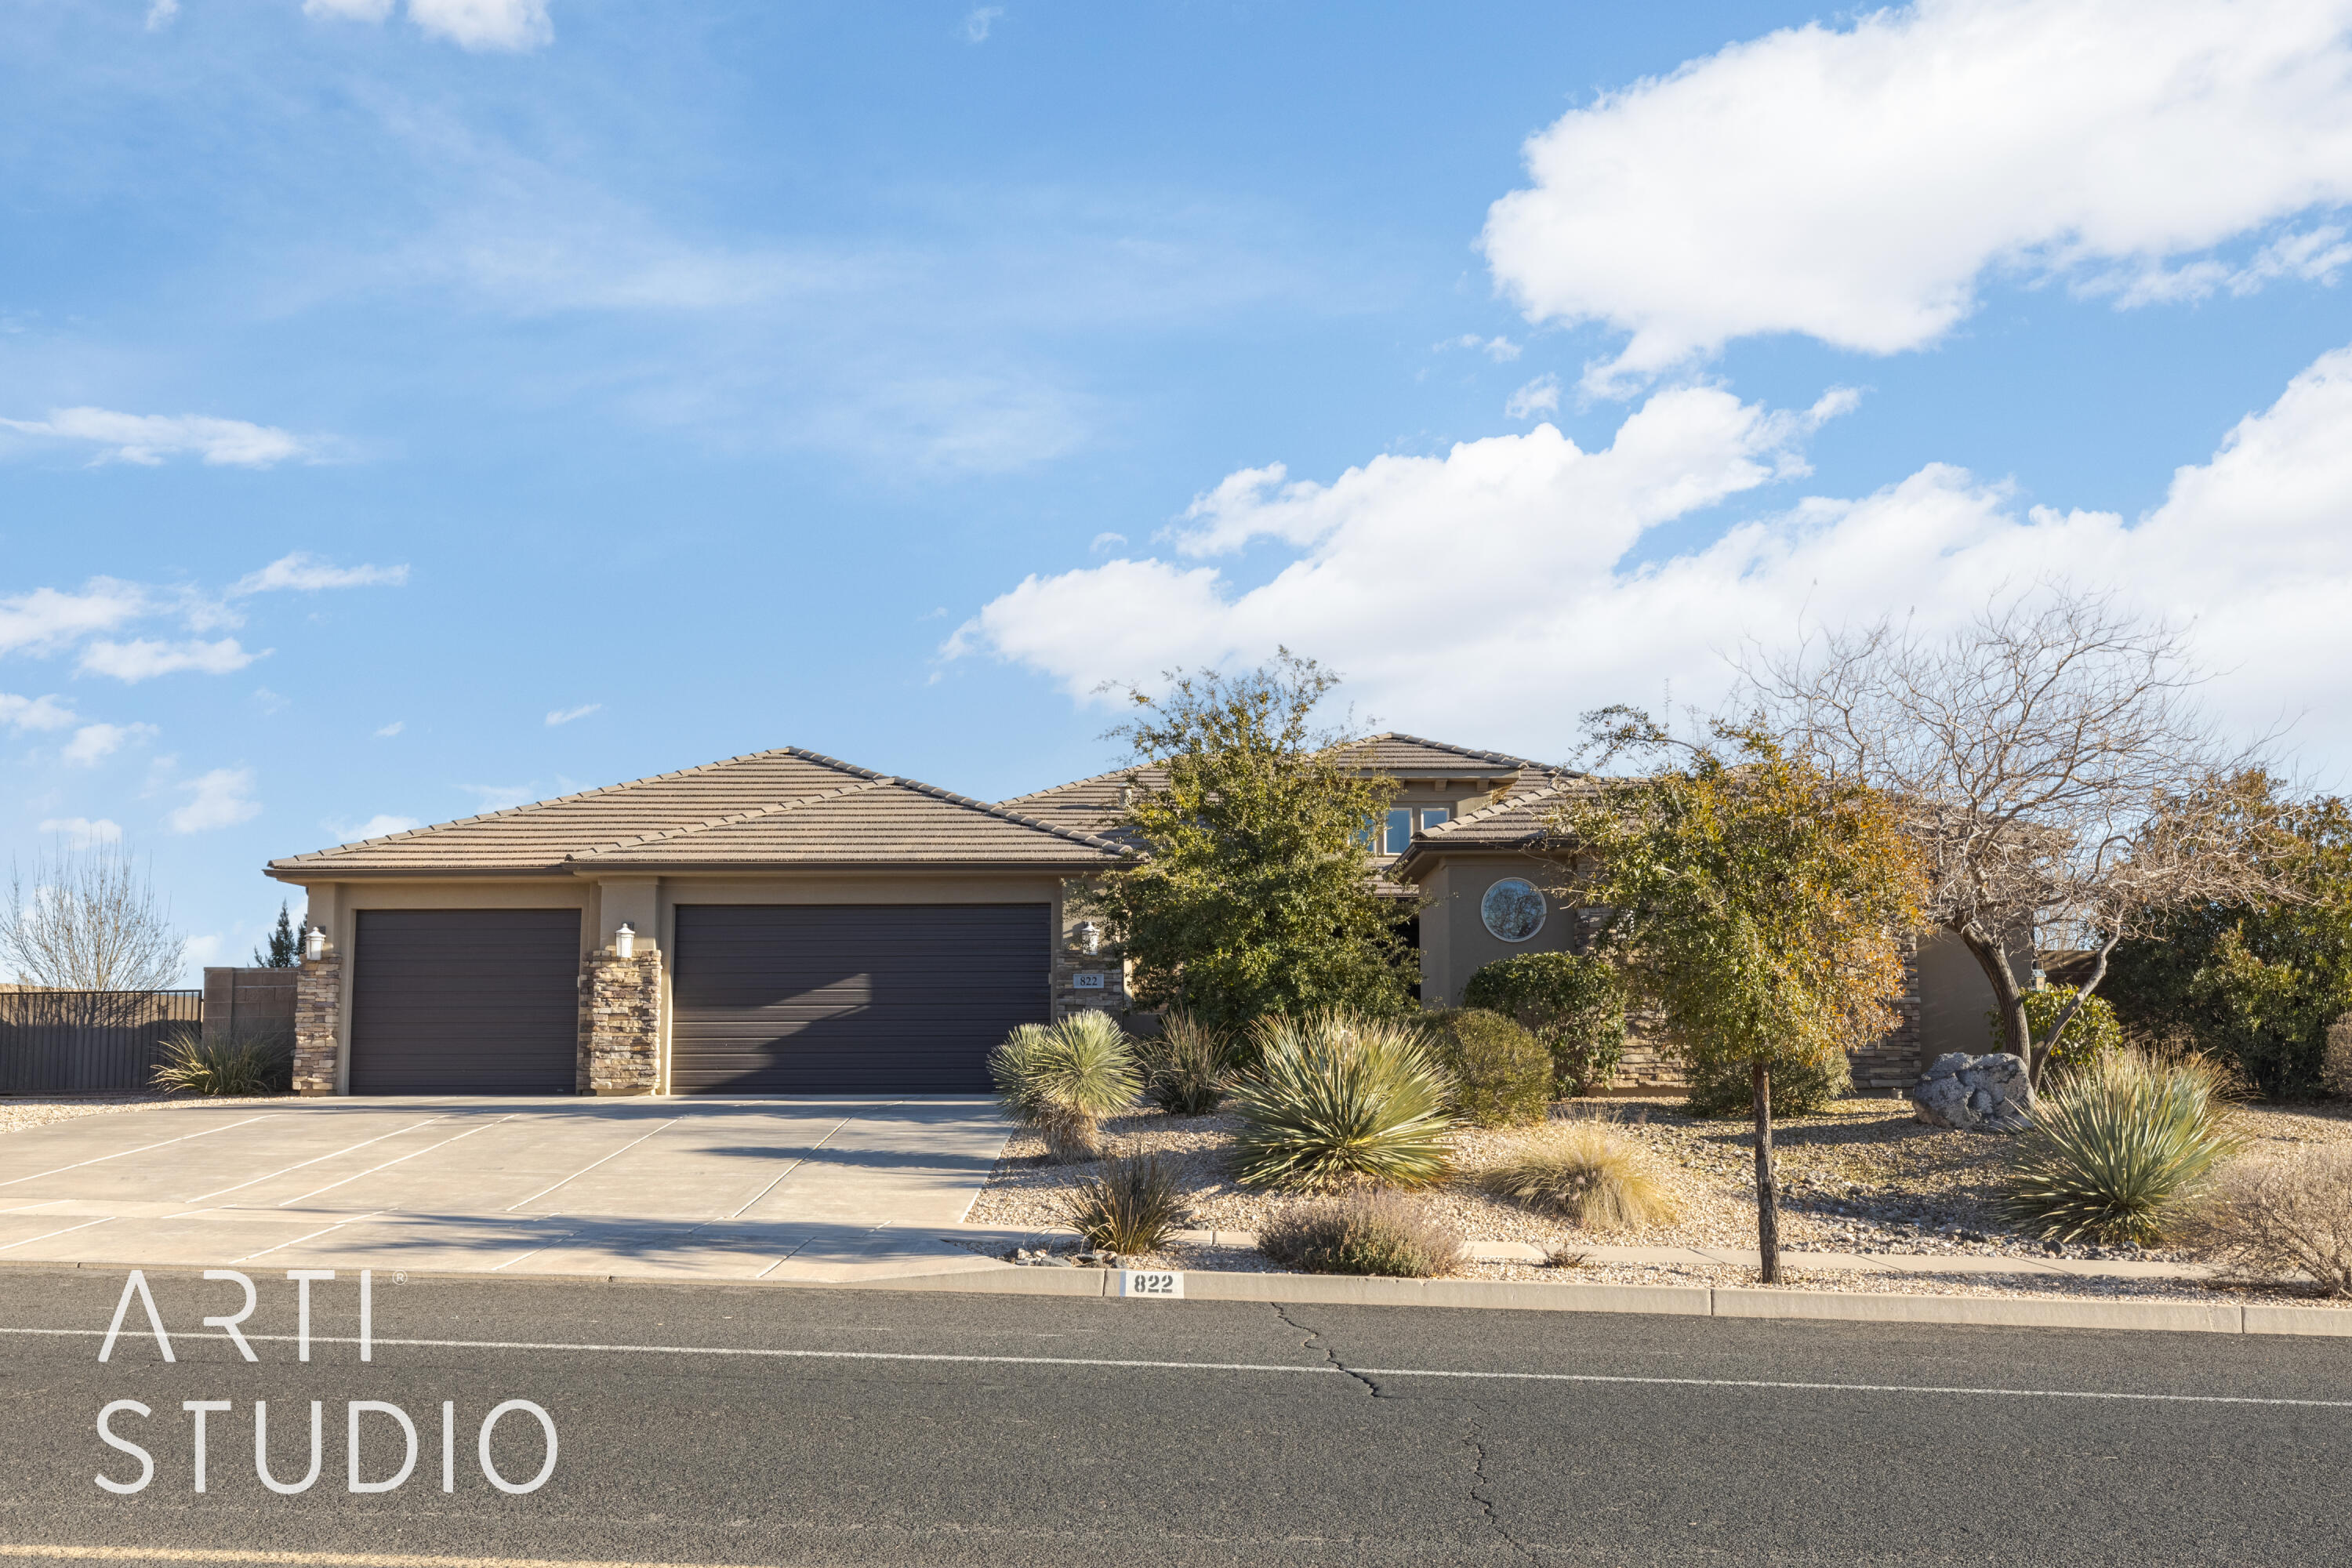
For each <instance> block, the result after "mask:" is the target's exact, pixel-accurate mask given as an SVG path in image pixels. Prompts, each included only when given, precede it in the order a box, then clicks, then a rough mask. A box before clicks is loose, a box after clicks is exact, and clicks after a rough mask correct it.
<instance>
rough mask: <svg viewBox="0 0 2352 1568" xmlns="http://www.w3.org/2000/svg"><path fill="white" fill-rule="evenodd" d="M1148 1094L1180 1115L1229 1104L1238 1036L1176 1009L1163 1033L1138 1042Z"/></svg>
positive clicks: (1203, 1112)
mask: <svg viewBox="0 0 2352 1568" xmlns="http://www.w3.org/2000/svg"><path fill="white" fill-rule="evenodd" d="M1135 1054H1136V1058H1137V1060H1138V1061H1139V1062H1140V1064H1141V1065H1142V1068H1143V1096H1144V1098H1145V1099H1146V1100H1150V1101H1151V1103H1152V1104H1154V1105H1156V1106H1158V1107H1160V1110H1165V1111H1168V1112H1170V1113H1171V1114H1173V1115H1177V1116H1206V1115H1208V1114H1209V1113H1210V1112H1211V1111H1213V1110H1216V1109H1217V1107H1218V1106H1219V1105H1222V1104H1223V1103H1224V1099H1225V1079H1226V1078H1227V1077H1228V1076H1229V1075H1230V1074H1231V1072H1232V1070H1233V1066H1234V1062H1233V1057H1234V1051H1233V1036H1232V1035H1231V1034H1230V1033H1228V1032H1227V1031H1225V1030H1223V1029H1220V1028H1218V1027H1216V1026H1214V1025H1212V1024H1207V1023H1203V1022H1202V1021H1201V1020H1200V1019H1197V1018H1195V1017H1193V1016H1192V1015H1191V1014H1190V1013H1186V1012H1181V1011H1177V1010H1171V1011H1170V1012H1169V1013H1168V1014H1167V1015H1166V1016H1163V1017H1162V1018H1161V1019H1160V1033H1159V1035H1158V1036H1156V1037H1153V1038H1150V1039H1146V1040H1139V1041H1137V1042H1136V1047H1135Z"/></svg>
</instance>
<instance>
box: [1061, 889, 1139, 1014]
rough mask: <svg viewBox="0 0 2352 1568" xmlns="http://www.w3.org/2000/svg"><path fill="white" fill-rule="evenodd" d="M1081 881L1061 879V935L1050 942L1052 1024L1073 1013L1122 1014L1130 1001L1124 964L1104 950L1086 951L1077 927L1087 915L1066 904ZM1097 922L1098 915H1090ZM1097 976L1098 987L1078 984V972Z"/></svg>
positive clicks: (1072, 901) (1073, 901)
mask: <svg viewBox="0 0 2352 1568" xmlns="http://www.w3.org/2000/svg"><path fill="white" fill-rule="evenodd" d="M1084 886H1085V884H1084V883H1078V882H1065V883H1064V884H1063V887H1064V889H1066V890H1065V893H1064V897H1063V900H1062V936H1061V940H1060V941H1059V942H1055V944H1054V974H1053V1016H1054V1021H1055V1023H1057V1024H1058V1023H1060V1022H1061V1021H1062V1020H1063V1019H1064V1018H1066V1017H1068V1016H1070V1015H1071V1014H1073V1013H1087V1012H1093V1013H1108V1014H1111V1015H1113V1016H1118V1017H1124V1016H1126V1014H1127V1010H1128V1008H1129V1005H1130V1003H1129V998H1128V994H1127V966H1126V964H1125V963H1121V962H1120V961H1119V960H1118V959H1116V958H1114V957H1112V956H1111V955H1110V954H1109V953H1108V952H1087V950H1086V943H1085V942H1084V940H1083V939H1082V938H1081V936H1080V934H1079V931H1078V927H1079V926H1080V925H1081V924H1082V923H1083V922H1084V921H1086V920H1087V919H1088V918H1089V917H1087V916H1084V915H1081V914H1079V913H1077V912H1076V910H1073V909H1072V908H1071V907H1070V906H1071V905H1072V904H1073V903H1075V902H1076V901H1077V900H1076V899H1075V898H1073V897H1071V896H1070V895H1071V894H1074V893H1076V891H1077V889H1080V888H1082V887H1084ZM1091 918H1092V919H1094V921H1095V922H1096V923H1097V925H1099V924H1101V917H1100V916H1098V915H1097V916H1094V917H1091ZM1082 974H1084V975H1091V976H1097V977H1099V982H1100V984H1099V986H1097V985H1085V986H1081V985H1080V984H1078V977H1079V976H1080V975H1082Z"/></svg>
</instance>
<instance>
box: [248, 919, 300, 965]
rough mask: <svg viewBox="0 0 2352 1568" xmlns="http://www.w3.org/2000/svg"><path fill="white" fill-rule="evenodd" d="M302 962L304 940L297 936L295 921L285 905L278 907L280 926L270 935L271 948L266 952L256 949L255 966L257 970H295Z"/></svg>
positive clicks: (254, 955) (254, 954)
mask: <svg viewBox="0 0 2352 1568" xmlns="http://www.w3.org/2000/svg"><path fill="white" fill-rule="evenodd" d="M301 962H302V939H301V938H300V937H299V936H298V935H296V934H295V931H294V921H293V919H292V917H291V916H290V915H289V914H288V912H287V907H286V905H285V904H283V903H280V904H279V905H278V924H277V926H276V928H275V929H273V930H272V931H270V933H269V946H268V949H267V950H266V951H265V950H263V949H261V948H256V949H254V952H253V966H254V967H255V968H256V969H293V968H296V967H298V966H299V964H300V963H301Z"/></svg>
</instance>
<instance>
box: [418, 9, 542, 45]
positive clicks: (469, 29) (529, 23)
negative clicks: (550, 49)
mask: <svg viewBox="0 0 2352 1568" xmlns="http://www.w3.org/2000/svg"><path fill="white" fill-rule="evenodd" d="M408 19H409V20H410V21H412V22H414V23H415V24H416V25H417V26H419V27H421V28H423V29H424V30H425V32H427V33H432V34H435V35H436V36H438V37H444V38H446V39H448V40H449V41H450V42H451V43H453V44H456V45H457V46H458V47H460V48H466V49H535V48H537V47H539V46H540V45H541V44H544V43H547V42H549V41H550V40H551V39H552V38H553V37H555V25H554V24H553V23H552V22H551V21H549V20H548V16H547V0H408Z"/></svg>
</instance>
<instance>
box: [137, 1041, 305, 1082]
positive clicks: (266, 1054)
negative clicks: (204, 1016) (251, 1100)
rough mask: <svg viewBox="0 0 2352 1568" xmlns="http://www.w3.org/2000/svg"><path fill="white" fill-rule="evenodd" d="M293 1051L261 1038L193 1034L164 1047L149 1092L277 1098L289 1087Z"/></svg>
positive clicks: (283, 1042) (166, 1042)
mask: <svg viewBox="0 0 2352 1568" xmlns="http://www.w3.org/2000/svg"><path fill="white" fill-rule="evenodd" d="M293 1077H294V1051H293V1047H290V1046H289V1045H288V1044H287V1043H286V1042H285V1041H284V1040H283V1039H280V1038H277V1037H271V1036H266V1035H229V1036H226V1037H215V1038H213V1039H209V1040H207V1039H205V1038H204V1037H201V1036H199V1035H197V1034H196V1033H195V1032H194V1031H193V1030H192V1031H190V1032H188V1033H186V1034H182V1035H177V1036H174V1037H172V1038H171V1039H169V1040H167V1041H165V1042H164V1046H163V1060H162V1061H161V1062H159V1063H157V1064H156V1067H155V1074H154V1083H155V1087H156V1088H157V1089H163V1090H166V1091H168V1092H170V1093H173V1094H200V1095H244V1094H282V1093H284V1092H285V1091H286V1090H287V1089H291V1088H292V1087H293Z"/></svg>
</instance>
